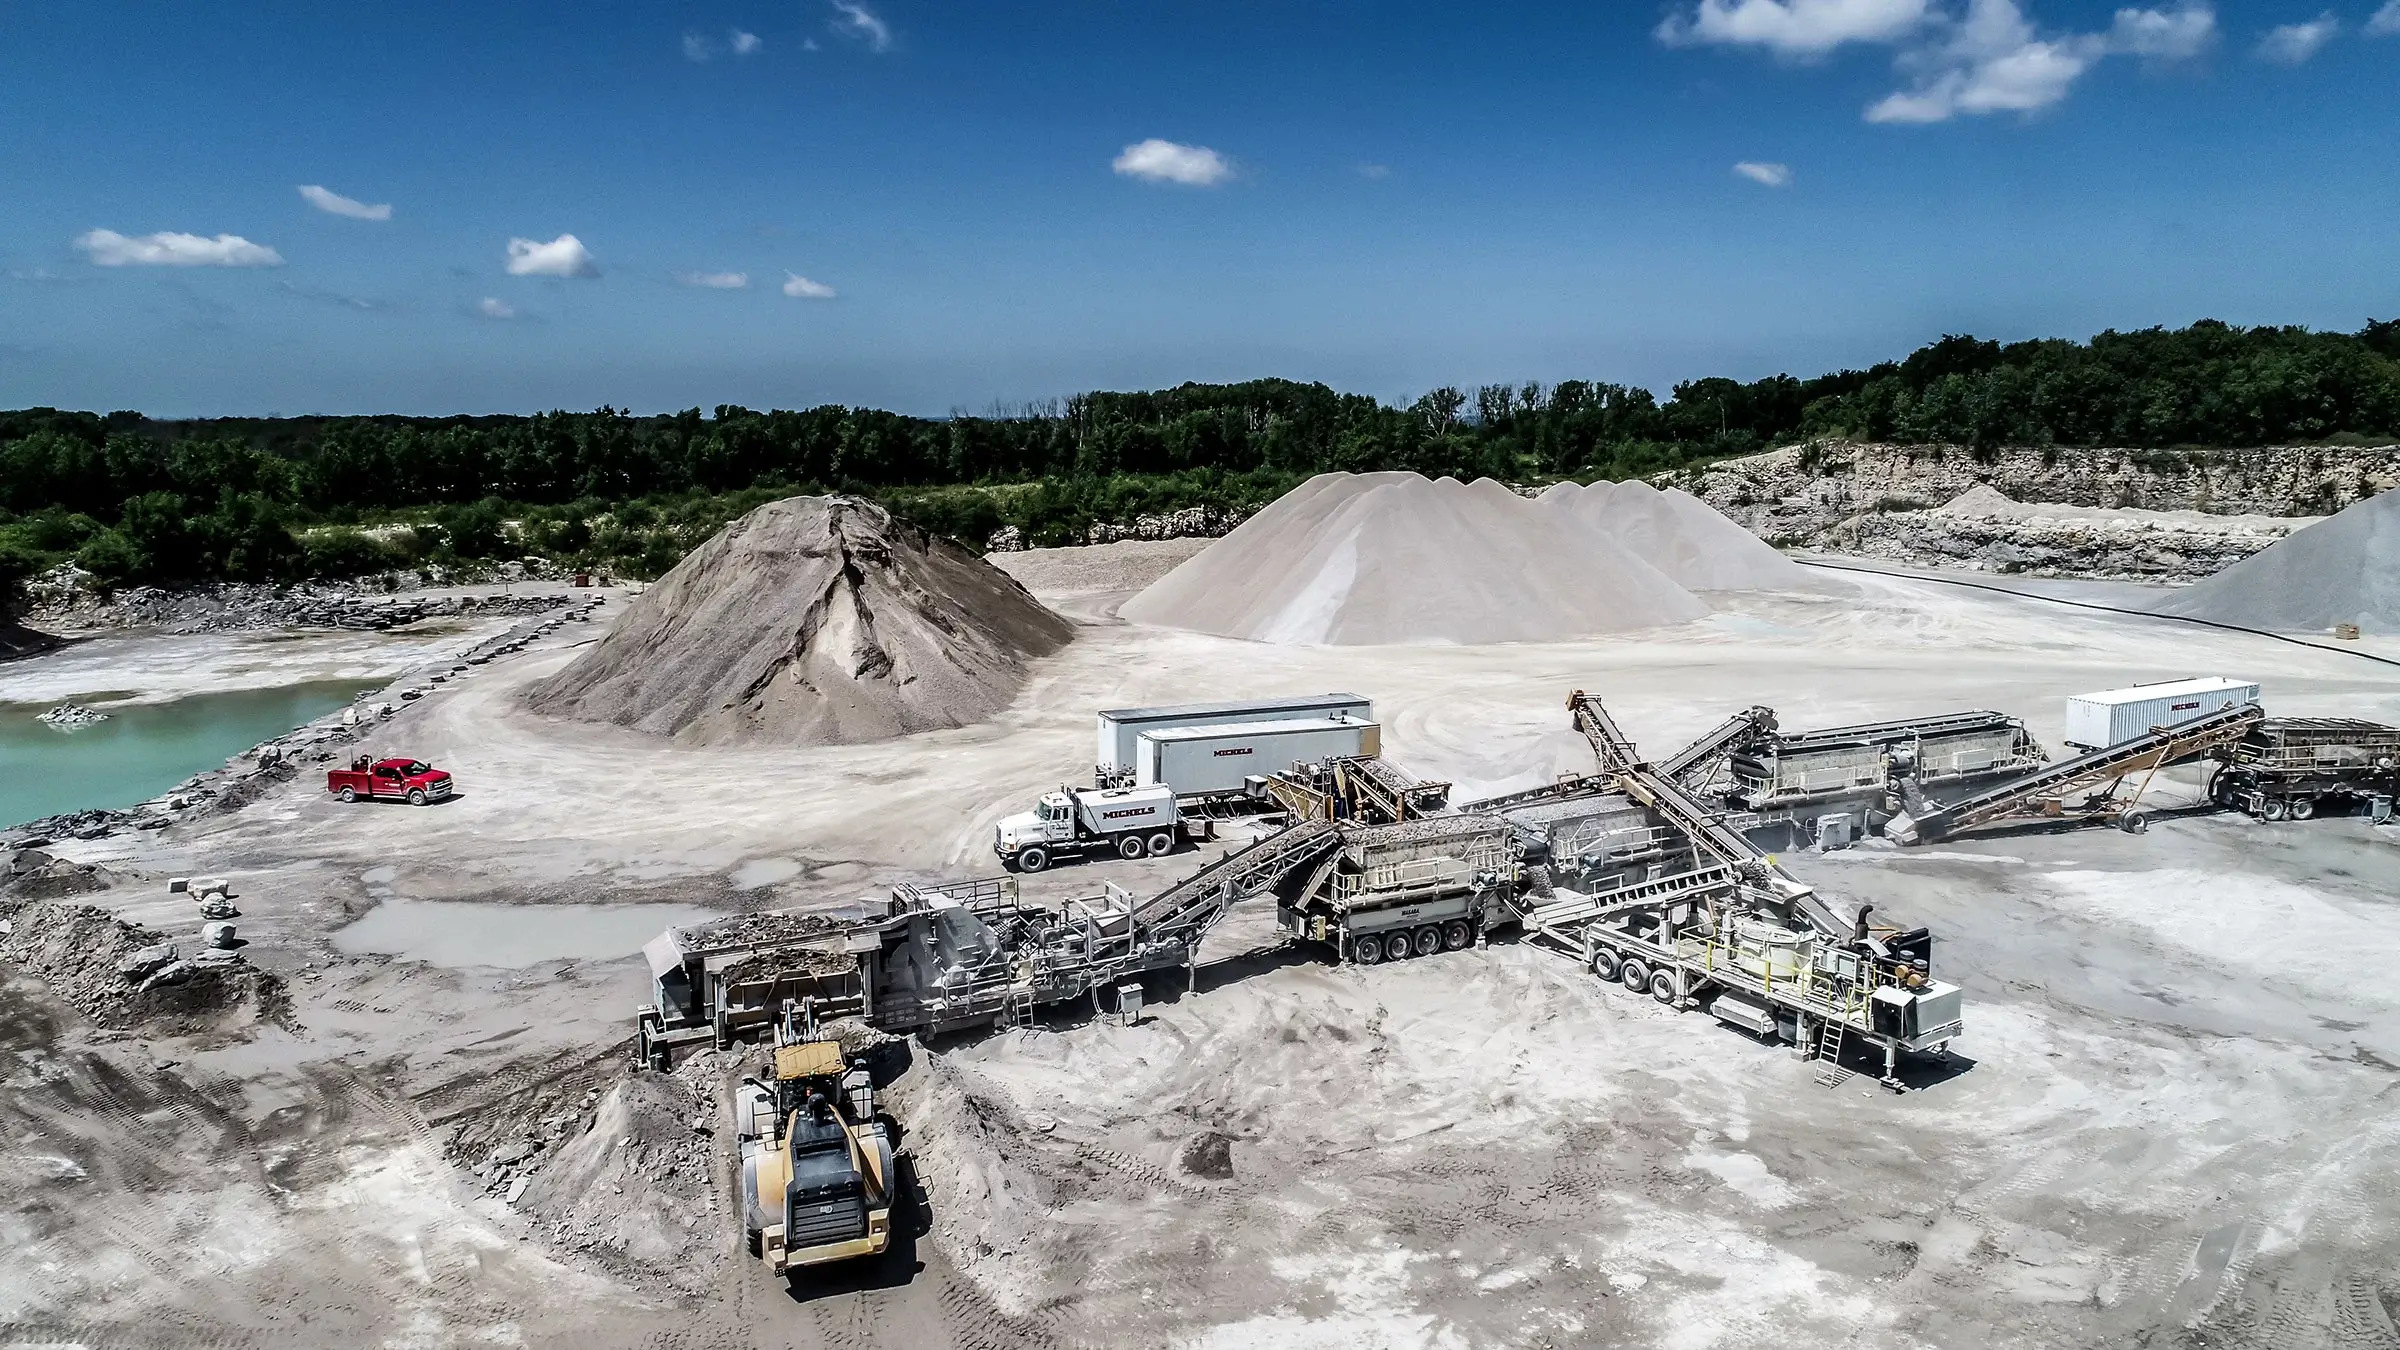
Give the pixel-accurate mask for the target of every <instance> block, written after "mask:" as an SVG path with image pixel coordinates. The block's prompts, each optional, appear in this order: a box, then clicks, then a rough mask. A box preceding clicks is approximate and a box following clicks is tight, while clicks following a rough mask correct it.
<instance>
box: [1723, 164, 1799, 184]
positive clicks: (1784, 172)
mask: <svg viewBox="0 0 2400 1350" xmlns="http://www.w3.org/2000/svg"><path fill="white" fill-rule="evenodd" d="M1733 171H1734V172H1735V173H1738V174H1740V175H1741V176H1742V177H1744V178H1747V179H1749V180H1750V181H1751V182H1753V183H1764V184H1766V185H1767V186H1768V187H1790V186H1791V185H1792V166H1791V165H1789V164H1765V163H1761V162H1760V161H1758V160H1754V159H1745V160H1743V161H1742V162H1741V163H1739V164H1736V165H1734V166H1733Z"/></svg>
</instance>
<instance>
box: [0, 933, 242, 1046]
mask: <svg viewBox="0 0 2400 1350" xmlns="http://www.w3.org/2000/svg"><path fill="white" fill-rule="evenodd" d="M6 926H7V930H8V931H7V932H6V933H5V934H4V935H0V964H5V965H6V966H8V967H9V968H11V969H12V970H16V971H21V972H23V973H25V974H28V975H32V976H34V977H35V978H38V979H40V980H41V981H42V982H43V983H44V984H46V985H48V986H49V987H50V989H51V990H52V991H53V992H54V993H56V994H57V995H58V996H59V997H60V998H61V999H63V1000H65V1001H66V1002H67V1003H68V1004H69V1005H70V1006H72V1007H73V1008H74V1009H75V1010H76V1011H77V1012H78V1013H81V1014H82V1015H83V1016H84V1017H86V1018H88V1019H89V1020H90V1021H92V1022H93V1023H95V1024H97V1025H99V1026H104V1027H135V1026H141V1027H146V1028H149V1029H151V1030H156V1031H172V1032H185V1031H194V1030H201V1029H204V1028H206V1027H209V1026H215V1025H222V1024H223V1023H224V1022H225V1020H226V1019H227V1017H228V1016H229V1015H231V1014H233V1013H235V1012H237V1011H238V1010H241V1009H243V1008H245V1007H246V1008H248V1009H249V1010H250V1011H251V1012H252V1013H253V1014H254V1015H265V1016H275V1015H279V1011H280V1009H281V1007H282V1004H283V989H282V982H281V981H280V980H279V979H277V977H275V976H274V975H272V974H270V973H268V972H265V971H262V970H259V969H257V968H256V967H254V966H252V965H250V964H249V963H248V962H247V961H244V960H243V959H242V957H241V954H240V953H239V952H236V951H232V950H229V949H227V948H224V947H219V946H215V945H210V944H207V943H205V942H203V941H199V940H194V941H187V942H177V941H173V940H170V939H169V938H168V937H167V936H166V935H165V934H162V933H158V932H155V931H153V930H151V929H148V928H141V927H137V926H135V925H133V924H129V923H125V922H124V921H122V920H120V919H118V918H117V917H116V916H115V915H112V914H110V913H109V912H108V911H107V910H104V909H97V908H94V907H93V906H90V905H77V904H68V903H63V902H60V901H36V902H33V903H30V904H26V905H24V906H22V907H21V908H17V909H15V910H14V912H12V913H10V914H9V915H8V918H7V920H6Z"/></svg>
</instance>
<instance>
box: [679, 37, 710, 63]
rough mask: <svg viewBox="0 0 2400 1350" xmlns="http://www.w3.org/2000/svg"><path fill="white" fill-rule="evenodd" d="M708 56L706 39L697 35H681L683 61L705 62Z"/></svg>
mask: <svg viewBox="0 0 2400 1350" xmlns="http://www.w3.org/2000/svg"><path fill="white" fill-rule="evenodd" d="M709 54H710V53H709V46H708V39H707V38H704V37H702V36H700V35H699V34H698V33H686V34H684V35H683V59H684V60H686V61H706V60H707V59H708V58H709Z"/></svg>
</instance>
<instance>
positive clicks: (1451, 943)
mask: <svg viewBox="0 0 2400 1350" xmlns="http://www.w3.org/2000/svg"><path fill="white" fill-rule="evenodd" d="M1474 941H1475V926H1474V925H1473V924H1470V923H1468V922H1467V921H1466V920H1465V919H1452V920H1451V921H1450V922H1448V923H1446V924H1443V925H1442V946H1443V947H1445V948H1447V949H1448V950H1450V951H1454V952H1462V951H1465V950H1466V949H1467V948H1468V947H1469V946H1470V945H1472V944H1473V943H1474Z"/></svg>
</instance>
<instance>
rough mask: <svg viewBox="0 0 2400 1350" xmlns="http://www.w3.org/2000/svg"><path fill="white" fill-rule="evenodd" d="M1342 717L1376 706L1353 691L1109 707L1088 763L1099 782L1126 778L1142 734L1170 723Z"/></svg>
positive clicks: (1371, 711)
mask: <svg viewBox="0 0 2400 1350" xmlns="http://www.w3.org/2000/svg"><path fill="white" fill-rule="evenodd" d="M1327 717H1347V718H1350V719H1351V720H1353V721H1358V722H1372V721H1374V720H1375V705H1374V704H1373V703H1372V702H1370V701H1368V700H1367V699H1364V698H1361V697H1359V696H1358V695H1357V694H1310V695H1305V696H1303V697H1299V698H1270V699H1255V700H1252V701H1250V702H1247V703H1183V704H1175V705H1172V706H1168V707H1158V708H1110V709H1108V710H1106V711H1104V712H1102V713H1101V714H1100V717H1099V742H1098V744H1097V746H1096V747H1095V748H1094V752H1093V757H1092V767H1093V770H1094V773H1095V775H1096V776H1097V777H1098V779H1099V780H1100V781H1102V782H1106V781H1108V780H1109V779H1111V778H1114V777H1118V776H1120V775H1122V776H1127V777H1130V776H1131V775H1132V774H1133V773H1134V770H1135V765H1136V763H1137V762H1138V760H1139V758H1140V756H1139V753H1138V752H1139V750H1140V748H1141V735H1142V733H1143V732H1145V731H1162V730H1166V729H1168V728H1171V727H1195V726H1247V725H1251V724H1253V723H1258V722H1303V721H1315V720H1318V719H1321V718H1327Z"/></svg>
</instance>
